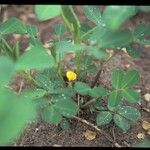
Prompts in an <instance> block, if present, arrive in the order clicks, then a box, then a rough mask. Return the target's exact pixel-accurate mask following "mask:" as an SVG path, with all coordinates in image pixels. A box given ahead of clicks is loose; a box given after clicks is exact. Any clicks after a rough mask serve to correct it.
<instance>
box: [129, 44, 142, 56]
mask: <svg viewBox="0 0 150 150" xmlns="http://www.w3.org/2000/svg"><path fill="white" fill-rule="evenodd" d="M126 48H127V53H128V54H129V56H131V57H133V58H138V57H140V56H141V52H140V51H139V50H138V49H135V48H133V47H131V46H128V47H126Z"/></svg>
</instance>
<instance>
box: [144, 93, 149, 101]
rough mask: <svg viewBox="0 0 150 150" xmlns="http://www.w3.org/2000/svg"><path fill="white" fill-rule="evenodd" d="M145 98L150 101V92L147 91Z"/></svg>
mask: <svg viewBox="0 0 150 150" xmlns="http://www.w3.org/2000/svg"><path fill="white" fill-rule="evenodd" d="M144 98H145V100H146V101H148V102H149V101H150V93H146V94H145V95H144Z"/></svg>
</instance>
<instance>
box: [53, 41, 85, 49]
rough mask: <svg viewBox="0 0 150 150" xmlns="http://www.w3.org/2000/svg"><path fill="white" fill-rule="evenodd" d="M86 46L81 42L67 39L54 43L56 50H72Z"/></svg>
mask: <svg viewBox="0 0 150 150" xmlns="http://www.w3.org/2000/svg"><path fill="white" fill-rule="evenodd" d="M86 48H87V46H85V45H81V44H73V43H71V42H68V41H60V42H56V43H55V49H56V51H57V52H74V51H82V50H85V49H86Z"/></svg>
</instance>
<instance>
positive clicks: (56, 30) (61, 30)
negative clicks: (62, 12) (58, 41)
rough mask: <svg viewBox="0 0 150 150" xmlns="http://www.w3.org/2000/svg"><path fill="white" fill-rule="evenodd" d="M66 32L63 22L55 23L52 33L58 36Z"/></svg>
mask: <svg viewBox="0 0 150 150" xmlns="http://www.w3.org/2000/svg"><path fill="white" fill-rule="evenodd" d="M65 32H66V26H65V25H64V24H56V25H55V26H54V33H55V34H56V35H58V36H62V35H64V33H65Z"/></svg>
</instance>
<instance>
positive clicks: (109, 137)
mask: <svg viewBox="0 0 150 150" xmlns="http://www.w3.org/2000/svg"><path fill="white" fill-rule="evenodd" d="M73 118H74V119H76V120H79V121H80V122H82V123H85V124H87V125H88V126H90V127H92V128H94V129H95V130H97V131H98V132H100V133H101V134H103V135H104V136H105V137H106V138H107V139H108V140H109V141H110V142H111V143H113V144H114V146H115V147H121V146H120V145H119V144H118V143H117V142H116V141H115V140H113V138H112V137H111V136H110V135H109V134H107V133H106V132H105V131H103V130H102V129H100V128H98V127H97V126H95V125H94V124H92V123H90V122H88V121H87V120H85V119H82V118H79V117H76V116H74V117H73Z"/></svg>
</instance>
